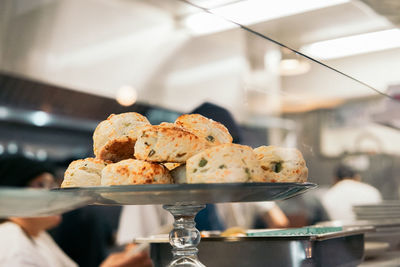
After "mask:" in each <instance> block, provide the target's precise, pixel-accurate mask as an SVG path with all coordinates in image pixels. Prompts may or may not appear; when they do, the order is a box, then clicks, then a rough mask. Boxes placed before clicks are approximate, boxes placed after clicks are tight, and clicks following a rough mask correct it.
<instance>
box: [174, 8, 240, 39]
mask: <svg viewBox="0 0 400 267" xmlns="http://www.w3.org/2000/svg"><path fill="white" fill-rule="evenodd" d="M182 23H183V25H184V26H185V28H187V29H189V30H190V32H191V33H192V34H195V35H202V34H211V33H215V32H221V31H225V30H229V29H233V28H235V27H237V26H236V25H235V24H233V23H231V22H228V21H226V20H224V19H222V18H220V17H218V16H215V15H213V14H209V13H195V14H193V15H190V16H188V17H186V18H184V19H183V21H182Z"/></svg>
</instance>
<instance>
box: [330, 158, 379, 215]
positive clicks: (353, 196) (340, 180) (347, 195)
mask: <svg viewBox="0 0 400 267" xmlns="http://www.w3.org/2000/svg"><path fill="white" fill-rule="evenodd" d="M381 201H382V196H381V194H380V192H379V191H378V189H376V188H375V187H373V186H371V185H369V184H366V183H363V182H361V176H360V175H359V174H358V173H357V172H356V171H355V170H354V169H353V168H351V167H349V166H347V165H343V164H340V165H338V166H337V167H336V169H335V177H334V185H333V186H332V187H331V188H330V189H329V190H328V191H327V192H326V193H325V194H324V196H322V205H323V206H324V208H325V209H326V211H327V212H328V215H329V217H330V219H331V220H346V221H352V220H355V215H354V213H353V210H352V208H353V206H354V205H364V204H375V203H379V202H381Z"/></svg>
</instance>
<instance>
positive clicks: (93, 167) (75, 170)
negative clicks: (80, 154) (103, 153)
mask: <svg viewBox="0 0 400 267" xmlns="http://www.w3.org/2000/svg"><path fill="white" fill-rule="evenodd" d="M105 166H107V163H106V162H104V161H103V160H100V159H94V158H86V159H80V160H75V161H73V162H71V163H70V164H69V166H68V168H67V170H66V171H65V173H64V180H63V182H62V184H61V187H85V186H99V185H101V171H102V170H103V169H104V167H105Z"/></svg>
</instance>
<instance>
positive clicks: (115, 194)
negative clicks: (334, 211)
mask: <svg viewBox="0 0 400 267" xmlns="http://www.w3.org/2000/svg"><path fill="white" fill-rule="evenodd" d="M315 187H316V185H315V184H313V183H224V184H163V185H159V184H152V185H121V186H102V187H100V186H99V187H75V188H59V189H56V191H61V192H80V193H85V194H87V195H90V196H91V197H93V198H94V199H95V201H94V202H93V203H92V204H96V205H148V204H170V205H179V204H193V205H198V204H208V203H219V202H253V201H272V200H282V199H287V198H290V197H293V196H296V195H298V194H301V193H304V192H305V191H307V190H309V189H311V188H315Z"/></svg>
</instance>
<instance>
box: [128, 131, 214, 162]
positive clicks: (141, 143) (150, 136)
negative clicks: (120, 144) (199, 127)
mask: <svg viewBox="0 0 400 267" xmlns="http://www.w3.org/2000/svg"><path fill="white" fill-rule="evenodd" d="M207 147H208V145H207V141H206V140H205V139H203V138H199V137H198V136H196V135H194V134H192V133H190V132H188V131H186V130H185V129H182V128H181V127H177V126H175V125H173V124H171V123H166V124H161V125H152V126H147V127H145V128H143V131H142V134H141V135H140V136H139V137H138V139H137V141H136V144H135V158H137V159H141V160H146V161H150V162H175V163H185V161H186V160H187V159H188V158H190V157H191V156H193V155H195V154H197V153H199V152H200V151H202V150H204V149H205V148H207Z"/></svg>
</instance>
